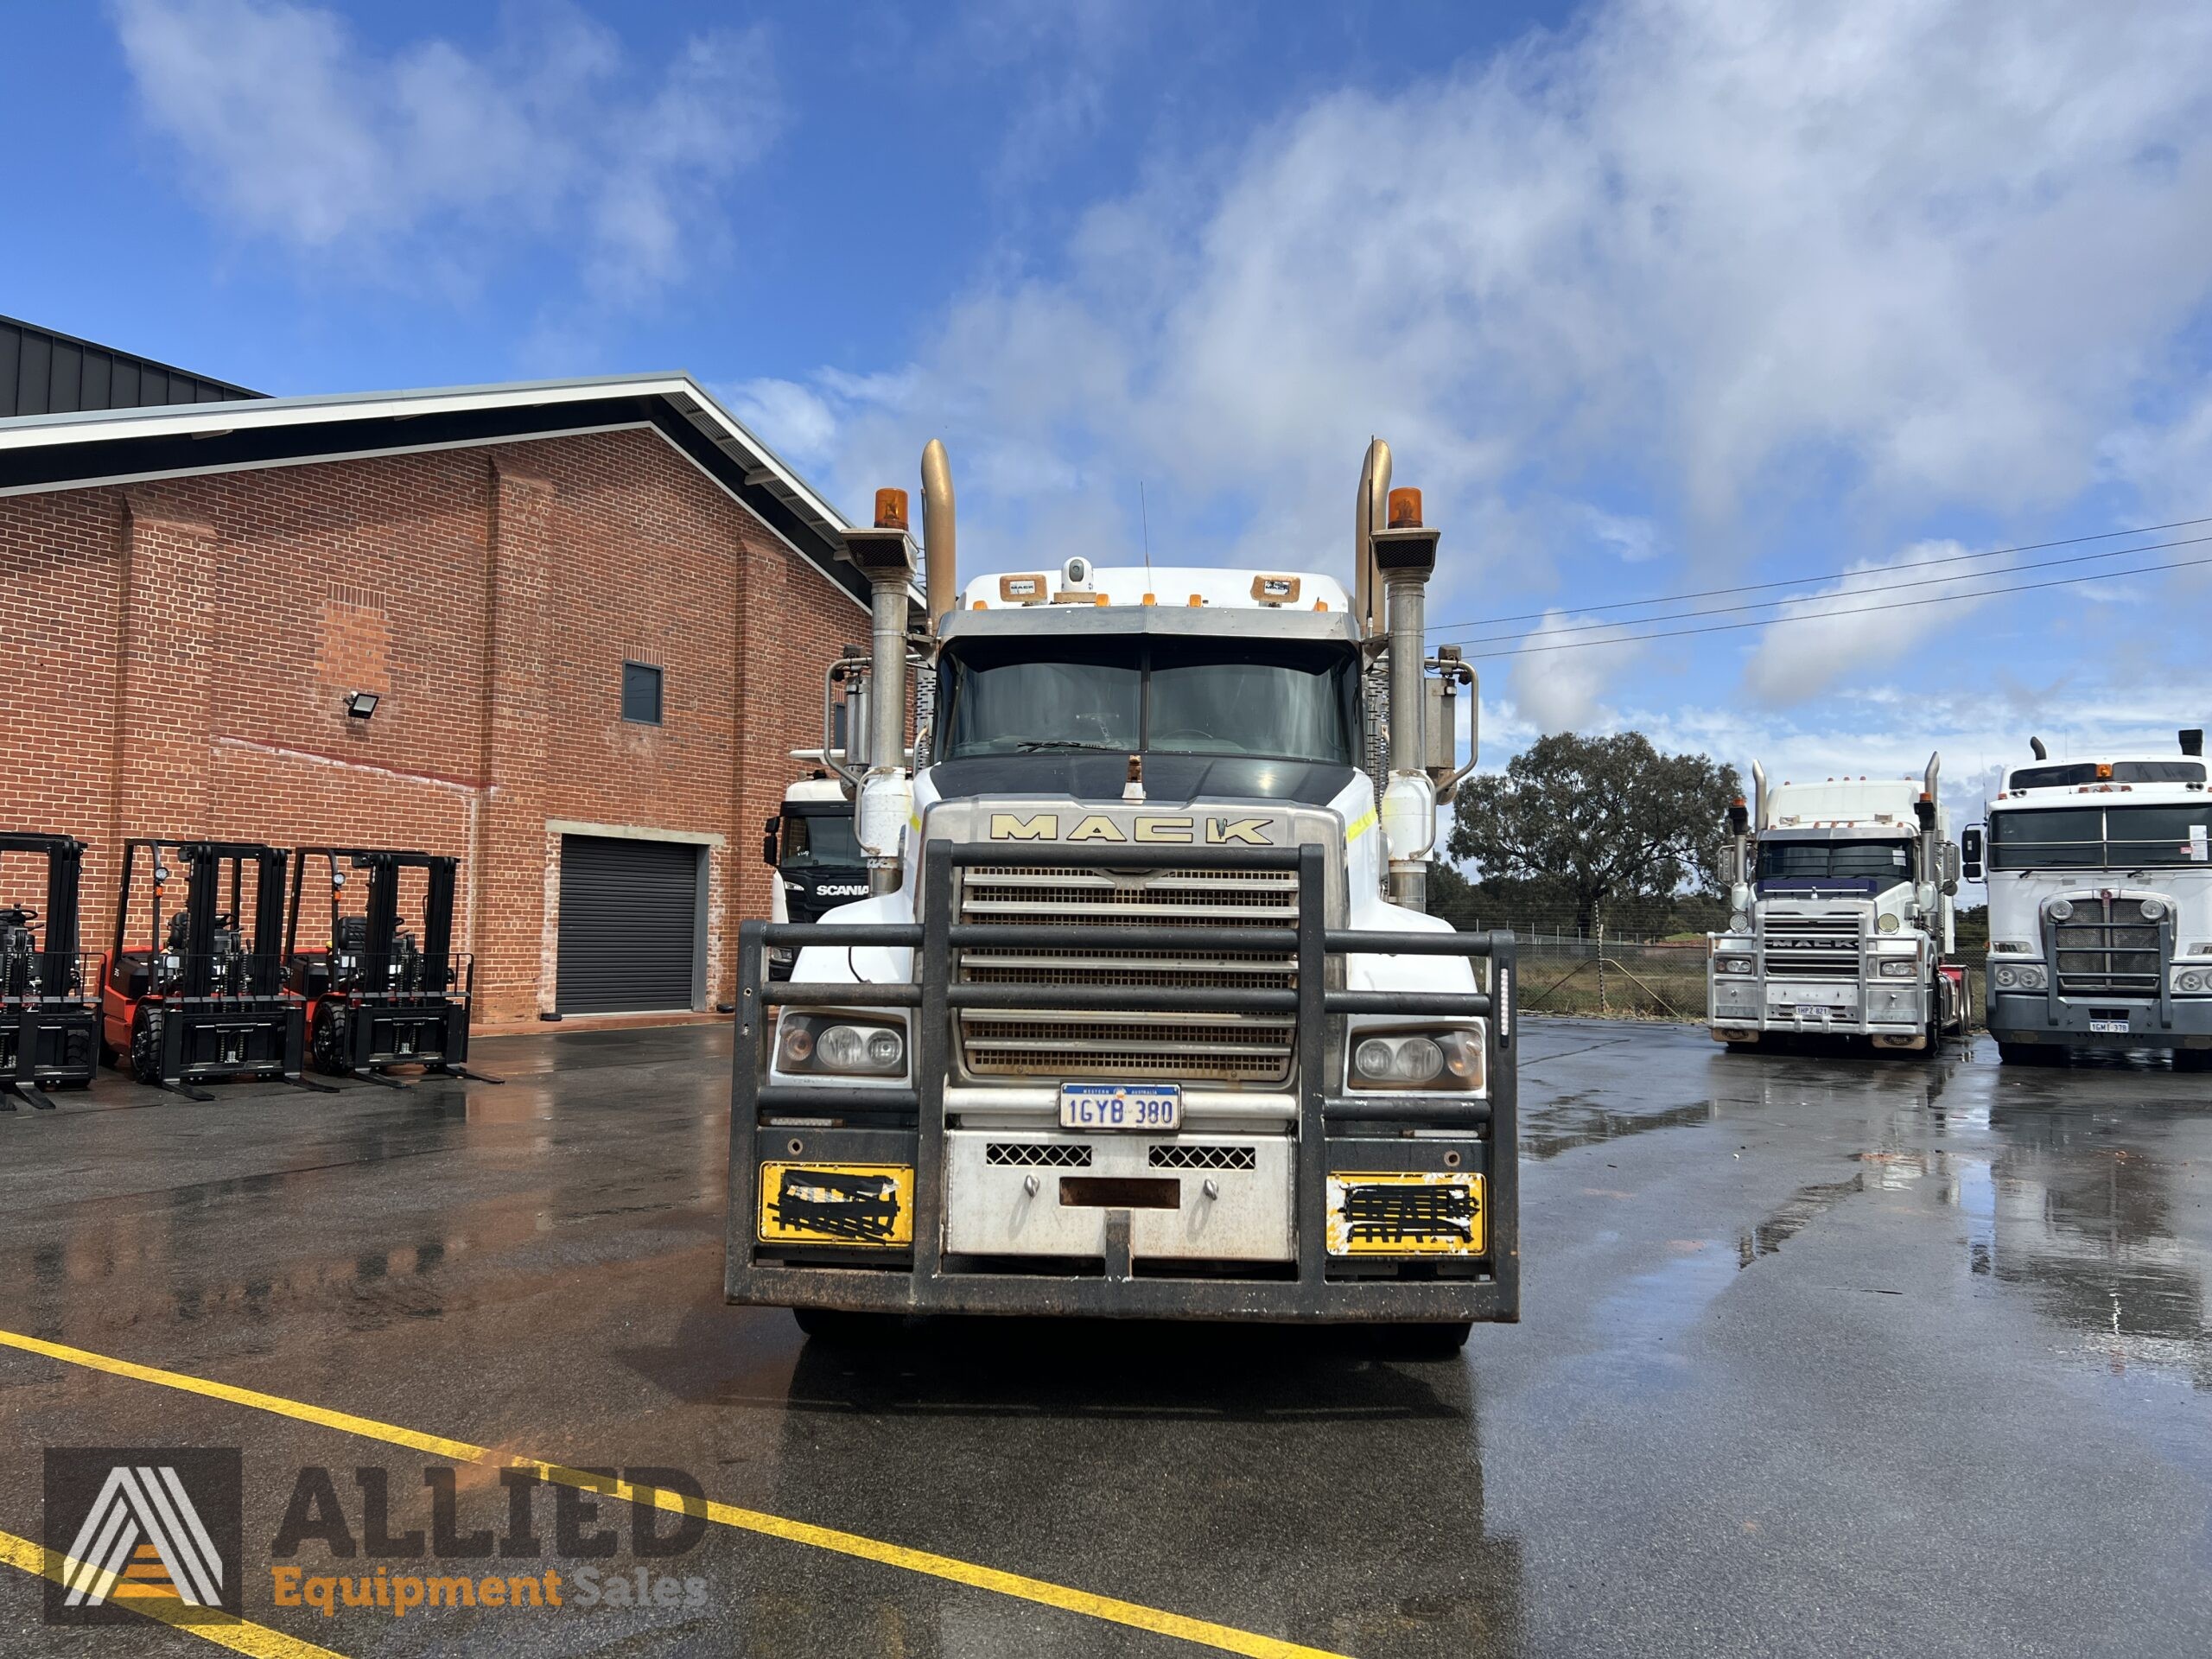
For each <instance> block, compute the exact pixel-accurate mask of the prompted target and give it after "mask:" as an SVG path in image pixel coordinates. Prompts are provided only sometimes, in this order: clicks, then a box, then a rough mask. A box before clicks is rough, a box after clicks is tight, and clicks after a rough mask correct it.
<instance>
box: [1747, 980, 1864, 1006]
mask: <svg viewBox="0 0 2212 1659" xmlns="http://www.w3.org/2000/svg"><path fill="white" fill-rule="evenodd" d="M1766 1000H1767V1004H1768V1006H1769V1007H1777V1008H1782V1009H1787V1008H1789V1007H1791V1006H1792V1005H1795V1006H1796V1007H1801V1008H1847V1007H1850V1006H1851V1005H1852V1004H1853V1003H1854V1002H1856V1001H1858V1000H1859V988H1858V987H1857V986H1856V985H1776V984H1771V983H1770V984H1769V985H1768V986H1767V988H1766Z"/></svg>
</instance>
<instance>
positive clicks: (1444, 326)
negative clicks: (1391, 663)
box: [852, 0, 2212, 574]
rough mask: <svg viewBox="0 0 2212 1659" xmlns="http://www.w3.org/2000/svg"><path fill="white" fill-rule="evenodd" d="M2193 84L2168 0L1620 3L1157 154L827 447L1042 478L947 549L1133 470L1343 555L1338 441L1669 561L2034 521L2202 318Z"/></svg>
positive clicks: (956, 317)
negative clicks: (1636, 504)
mask: <svg viewBox="0 0 2212 1659" xmlns="http://www.w3.org/2000/svg"><path fill="white" fill-rule="evenodd" d="M2208 86H2212V9H2208V8H2205V7H2202V6H2199V5H2194V4H2184V3H2177V4H2168V5H2155V4H2153V5H2144V6H2137V7H2130V8H2126V9H2112V8H2102V7H2082V6H2080V5H2078V4H2075V3H2073V0H2038V3H2020V4H2014V5H2007V6H2001V7H1974V6H1958V7H1940V6H1933V5H1928V4H1923V3H1920V0H1868V3H1865V4H1860V5H1853V6H1849V7H1842V8H1835V7H1787V6H1785V7H1780V8H1775V7H1770V6H1764V5H1757V6H1754V5H1749V4H1737V3H1717V0H1618V3H1613V4H1611V5H1607V6H1604V7H1602V8H1601V9H1599V10H1597V11H1596V12H1595V13H1593V14H1592V16H1590V17H1589V18H1588V19H1587V20H1586V22H1582V23H1580V24H1578V25H1577V26H1575V27H1573V28H1572V29H1568V30H1567V31H1565V32H1563V33H1560V34H1557V35H1542V34H1539V35H1531V36H1530V37H1529V38H1528V39H1527V40H1525V41H1523V42H1522V43H1521V44H1520V45H1518V46H1516V47H1515V48H1510V49H1508V50H1506V51H1503V52H1502V53H1500V54H1497V55H1495V56H1492V57H1489V58H1486V59H1484V60H1478V61H1472V62H1470V63H1467V64H1465V65H1463V66H1460V67H1457V68H1453V69H1450V70H1448V71H1446V72H1441V73H1437V74H1435V75H1433V76H1431V77H1428V78H1426V79H1421V80H1418V81H1415V82H1414V83H1413V84H1411V85H1408V86H1402V87H1400V88H1397V89H1395V90H1392V91H1389V92H1368V91H1343V92H1336V93H1333V94H1331V95H1327V96H1323V97H1320V98H1318V99H1313V101H1311V102H1309V103H1307V104H1306V105H1303V106H1302V107H1300V108H1297V109H1295V110H1294V111H1290V112H1288V113H1287V114H1286V115H1285V116H1284V117H1283V118H1281V119H1280V120H1278V121H1276V122H1274V123H1273V124H1268V125H1267V126H1266V127H1265V128H1264V129H1263V130H1260V131H1258V132H1257V133H1255V135H1254V136H1253V137H1251V138H1250V140H1249V143H1246V144H1245V145H1244V146H1243V148H1242V149H1238V150H1235V151H1232V152H1230V153H1229V154H1228V155H1227V156H1225V157H1217V156H1197V157H1187V158H1185V157H1179V158H1175V160H1174V161H1173V163H1172V164H1171V163H1170V162H1168V161H1167V160H1166V158H1163V161H1162V164H1161V165H1160V167H1159V168H1157V169H1156V170H1155V171H1154V173H1153V174H1152V175H1149V181H1148V182H1147V183H1146V184H1145V185H1144V186H1143V187H1142V188H1139V189H1137V190H1135V191H1134V192H1133V193H1131V194H1128V195H1126V196H1124V197H1122V198H1120V199H1118V200H1110V201H1107V202H1103V203H1101V204H1099V205H1097V206H1096V207H1093V208H1092V209H1091V210H1090V212H1089V213H1087V214H1086V215H1085V216H1084V219H1083V220H1082V223H1081V226H1080V228H1079V229H1078V230H1077V232H1075V233H1074V235H1073V236H1072V237H1071V239H1070V241H1069V243H1068V245H1067V247H1066V248H1065V257H1064V258H1062V259H1058V260H1056V261H1054V262H1053V271H1054V274H1052V275H1051V276H1042V275H1036V274H1033V273H1029V274H1025V273H1024V272H1023V271H1022V270H1020V269H1017V270H1015V271H1014V273H1013V274H1011V275H1007V274H1002V273H1001V272H995V273H994V274H993V275H991V276H990V277H987V278H985V279H983V280H982V282H981V283H979V285H978V286H977V287H976V289H974V290H973V291H972V292H971V293H970V294H969V295H968V296H966V297H965V298H964V299H963V301H962V302H960V303H958V304H957V305H956V306H955V307H953V308H951V309H950V312H949V313H948V314H947V315H946V317H945V319H944V324H943V326H942V327H941V328H939V329H938V331H936V335H935V338H933V339H932V340H930V341H929V342H928V343H927V345H926V346H925V348H924V349H923V350H922V351H921V352H920V353H918V360H917V362H916V364H915V365H914V366H915V372H916V374H917V377H918V390H917V393H916V396H915V397H914V398H913V399H912V403H911V404H910V405H909V407H908V408H907V409H906V410H903V411H892V412H889V413H888V414H887V416H885V419H886V420H887V423H888V429H889V430H890V431H891V432H893V433H895V435H896V437H897V442H896V444H887V443H883V442H880V440H881V436H882V428H880V426H878V425H877V424H876V423H855V426H854V428H853V429H852V435H853V436H854V437H855V440H856V441H859V440H862V439H865V441H867V442H869V443H871V444H873V445H875V446H876V447H878V448H880V449H882V450H883V451H884V452H885V453H891V452H893V451H895V452H896V453H897V454H899V455H900V456H901V457H905V456H907V455H910V454H911V453H912V450H913V449H914V448H918V444H919V443H920V442H921V441H922V439H923V438H925V437H926V436H928V435H931V431H933V430H936V431H941V433H942V435H944V436H945V437H946V438H947V439H948V441H949V442H951V443H952V445H953V451H954V460H955V462H956V465H962V464H963V462H966V461H971V460H972V458H973V457H974V456H975V455H976V453H977V452H978V450H980V449H982V448H984V447H985V446H987V445H989V444H992V443H995V442H998V441H1000V440H1001V438H1002V437H1003V435H1006V434H1009V433H1018V434H1020V435H1021V436H1022V439H1023V441H1024V442H1025V443H1026V444H1027V445H1028V446H1029V447H1030V448H1032V450H1033V451H1035V452H1039V453H1049V454H1052V455H1053V456H1055V457H1057V458H1058V461H1059V463H1060V464H1059V465H1058V466H1056V467H1055V466H1044V467H1035V468H1033V469H1031V470H1029V471H1028V472H1027V473H1025V474H1014V473H1012V472H1011V471H1010V470H1009V472H1008V474H1007V488H1008V491H1009V494H1008V496H1007V499H1002V500H995V501H993V502H992V503H991V504H990V505H991V506H992V509H993V512H994V514H995V520H994V523H993V524H991V525H990V526H988V527H986V528H982V530H981V532H980V534H979V536H978V537H977V538H976V544H977V545H978V546H979V548H980V547H982V546H983V545H985V544H986V541H987V539H988V537H993V536H996V535H998V534H1000V533H1001V531H1002V532H1003V533H1004V534H1005V535H1006V536H1007V537H1010V538H1015V539H1018V538H1020V537H1022V536H1023V535H1025V534H1027V532H1028V531H1029V530H1030V529H1031V528H1032V527H1033V524H1036V523H1039V522H1042V521H1044V520H1046V518H1050V519H1052V520H1054V521H1065V519H1066V518H1069V517H1070V515H1071V510H1072V508H1073V507H1074V505H1076V504H1077V502H1078V501H1080V500H1082V499H1084V498H1085V497H1086V496H1087V495H1088V494H1090V493H1096V492H1097V491H1099V490H1102V489H1105V488H1108V487H1109V486H1110V487H1113V488H1120V487H1122V486H1125V485H1126V484H1127V482H1128V481H1129V480H1134V479H1135V478H1138V477H1145V478H1148V479H1151V480H1154V481H1155V484H1156V485H1158V484H1160V483H1161V482H1163V481H1164V482H1165V483H1166V485H1167V486H1169V487H1173V488H1175V489H1178V490H1180V491H1181V492H1183V493H1185V495H1186V496H1191V497H1195V496H1198V495H1200V494H1204V493H1211V496H1212V497H1213V499H1217V500H1218V501H1221V502H1223V503H1227V504H1233V505H1234V509H1235V515H1234V516H1235V518H1236V522H1235V524H1232V525H1231V526H1230V528H1229V529H1228V531H1226V532H1225V533H1224V535H1223V536H1222V537H1220V546H1219V552H1220V553H1221V555H1223V556H1250V555H1251V554H1253V553H1254V552H1255V551H1256V550H1259V549H1262V548H1265V549H1268V550H1269V551H1270V554H1271V556H1275V557H1278V558H1281V557H1283V556H1287V554H1288V552H1289V551H1291V550H1295V551H1296V552H1297V553H1299V554H1300V555H1301V556H1307V557H1312V558H1317V559H1321V560H1324V561H1326V562H1328V563H1335V564H1339V565H1340V564H1341V563H1342V562H1343V560H1344V543H1345V541H1346V540H1347V537H1344V536H1343V535H1341V534H1340V533H1339V528H1340V521H1342V520H1343V519H1344V516H1345V515H1344V502H1345V498H1346V497H1348V496H1349V495H1350V493H1351V480H1352V478H1353V477H1354V476H1355V475H1356V471H1357V457H1358V455H1359V454H1360V451H1361V448H1362V447H1363V444H1364V442H1365V440H1366V438H1367V437H1368V435H1370V433H1373V432H1381V433H1383V435H1386V436H1388V437H1389V438H1390V439H1391V440H1392V441H1393V442H1394V444H1395V448H1396V450H1397V454H1398V459H1399V468H1400V474H1401V480H1402V481H1405V482H1414V483H1420V484H1421V485H1423V486H1426V488H1427V491H1428V493H1429V497H1430V502H1431V508H1432V511H1431V515H1430V516H1431V518H1432V520H1433V521H1434V522H1439V523H1442V524H1446V526H1464V525H1465V524H1470V523H1473V522H1478V521H1483V522H1497V523H1500V524H1506V523H1510V521H1511V519H1512V517H1513V513H1514V511H1515V505H1514V504H1515V503H1516V502H1519V501H1521V500H1522V499H1524V497H1525V496H1526V494H1527V493H1528V492H1529V491H1531V490H1545V491H1548V492H1550V493H1553V494H1555V495H1571V494H1572V493H1573V492H1574V489H1575V487H1576V486H1577V484H1578V482H1579V481H1580V480H1589V479H1591V478H1592V475H1593V474H1597V475H1599V476H1604V475H1605V474H1616V475H1618V474H1625V475H1629V476H1630V477H1633V478H1636V479H1638V480H1641V481H1642V482H1643V483H1645V484H1647V485H1649V486H1650V487H1651V488H1653V489H1655V490H1656V491H1657V492H1659V493H1662V495H1663V496H1664V497H1665V498H1666V499H1669V500H1673V501H1679V502H1681V503H1682V504H1684V507H1685V511H1686V512H1687V514H1688V518H1689V520H1690V521H1691V524H1692V525H1693V527H1694V528H1700V535H1699V537H1698V539H1699V540H1700V541H1703V540H1705V539H1707V536H1706V535H1705V534H1704V532H1705V531H1711V530H1713V528H1714V527H1716V526H1719V527H1725V526H1727V525H1729V524H1734V523H1737V522H1739V521H1740V518H1741V516H1742V514H1743V511H1744V508H1745V504H1746V503H1747V502H1754V503H1756V504H1757V505H1758V507H1759V508H1760V514H1761V517H1762V518H1773V517H1775V516H1776V515H1777V514H1779V513H1781V512H1784V511H1785V510H1787V509H1789V508H1790V507H1793V506H1802V505H1804V504H1806V503H1808V502H1817V503H1818V504H1820V506H1821V509H1822V510H1827V509H1831V508H1833V507H1834V505H1836V504H1837V502H1838V500H1839V498H1841V499H1853V498H1855V499H1856V502H1857V505H1858V506H1859V508H1860V509H1862V510H1865V511H1866V512H1871V513H1872V515H1873V516H1874V518H1875V519H1876V520H1877V521H1878V519H1879V518H1880V517H1881V516H1882V515H1885V514H1889V513H1896V512H1908V511H1923V510H1926V509H1929V508H1931V507H1942V506H1949V505H1969V506H1972V507H1974V508H1977V509H1981V510H1986V511H1990V512H1997V513H2000V514H2001V513H2012V512H2027V511H2031V510H2036V509H2039V508H2040V509H2048V508H2050V507H2053V506H2055V505H2059V504H2063V503H2064V502H2067V501H2069V500H2070V499H2073V498H2074V496H2075V494H2077V493H2078V492H2079V491H2080V490H2081V489H2082V487H2083V486H2084V485H2086V484H2087V483H2088V482H2090V481H2092V480H2093V479H2094V475H2095V473H2096V469H2097V467H2098V464H2099V463H2098V454H2099V446H2100V443H2101V441H2102V440H2103V439H2104V438H2105V436H2106V435H2107V434H2108V433H2109V432H2111V431H2113V429H2115V428H2116V427H2118V426H2120V424H2122V423H2125V422H2126V420H2128V419H2129V418H2130V416H2131V415H2132V412H2133V411H2132V409H2131V403H2132V399H2133V395H2134V392H2135V391H2136V389H2137V388H2138V387H2139V384H2140V383H2141V382H2142V380H2143V378H2144V377H2145V374H2146V373H2149V372H2152V365H2156V364H2158V362H2159V361H2160V360H2161V359H2162V354H2164V353H2167V351H2168V349H2169V347H2170V346H2171V343H2172V342H2173V341H2174V340H2175V339H2176V337H2177V332H2178V331H2179V330H2180V329H2181V328H2182V327H2183V325H2184V324H2185V323H2186V322H2187V321H2188V320H2189V319H2190V316H2191V315H2192V314H2193V313H2194V312H2195V311H2196V308H2199V307H2201V306H2202V304H2203V303H2204V302H2205V301H2206V298H2207V296H2208V295H2212V101H2208V93H2207V90H2206V89H2207V88H2208ZM2123 277H2124V280H2125V283H2126V296H2125V301H2124V302H2115V294H2114V284H2115V283H2117V282H2120V280H2122V279H2123ZM902 470H911V461H910V460H902ZM1317 526H1318V527H1319V528H1318V529H1317V528H1316V527H1317ZM1447 533H1449V532H1448V531H1447ZM1457 545H1458V546H1459V548H1461V549H1465V548H1466V547H1467V545H1468V544H1467V543H1466V542H1465V541H1464V540H1462V541H1460V542H1459V543H1457ZM1546 551H1547V549H1546V548H1545V546H1544V545H1543V543H1541V542H1539V541H1530V540H1526V539H1521V540H1515V539H1502V540H1490V541H1484V542H1483V543H1478V544H1477V545H1475V546H1474V547H1473V549H1472V553H1471V563H1473V564H1474V565H1475V566H1476V568H1477V569H1482V568H1489V569H1496V568H1497V567H1498V566H1500V565H1503V564H1506V563H1510V564H1512V565H1513V566H1514V567H1515V568H1516V574H1522V573H1526V572H1527V571H1528V570H1529V569H1531V568H1532V567H1533V568H1535V569H1538V570H1539V571H1540V570H1541V560H1542V558H1543V556H1544V555H1545V553H1546ZM1463 556H1465V555H1463Z"/></svg>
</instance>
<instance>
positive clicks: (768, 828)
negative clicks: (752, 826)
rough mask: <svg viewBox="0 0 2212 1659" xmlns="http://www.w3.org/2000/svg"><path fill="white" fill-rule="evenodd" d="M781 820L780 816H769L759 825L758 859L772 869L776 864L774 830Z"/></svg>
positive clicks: (779, 825) (777, 827)
mask: <svg viewBox="0 0 2212 1659" xmlns="http://www.w3.org/2000/svg"><path fill="white" fill-rule="evenodd" d="M782 822H783V821H782V820H781V819H780V818H771V819H769V820H768V822H767V823H764V824H762V825H761V826H760V861H761V862H762V863H763V864H766V866H767V867H768V868H770V869H774V868H776V864H777V854H776V831H777V829H779V827H781V824H782Z"/></svg>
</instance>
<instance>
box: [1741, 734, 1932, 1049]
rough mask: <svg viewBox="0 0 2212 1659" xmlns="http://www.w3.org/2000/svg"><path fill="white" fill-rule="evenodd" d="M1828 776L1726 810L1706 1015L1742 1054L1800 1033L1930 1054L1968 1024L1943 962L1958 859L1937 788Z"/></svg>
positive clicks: (1757, 781)
mask: <svg viewBox="0 0 2212 1659" xmlns="http://www.w3.org/2000/svg"><path fill="white" fill-rule="evenodd" d="M1941 773H1942V756H1941V755H1930V756H1929V760H1928V772H1927V775H1926V776H1925V777H1924V778H1923V779H1918V780H1915V779H1910V778H1907V779H1889V778H1830V779H1826V780H1825V781H1823V782H1821V783H1816V784H1796V783H1787V782H1785V783H1781V784H1777V785H1773V786H1772V787H1771V788H1770V787H1769V786H1768V785H1767V781H1766V772H1765V770H1764V768H1763V767H1762V766H1759V765H1758V763H1757V762H1756V761H1754V762H1753V763H1752V766H1751V777H1752V780H1753V796H1754V799H1755V801H1756V808H1755V810H1753V811H1751V812H1750V813H1747V812H1746V811H1745V806H1744V803H1743V802H1741V801H1740V800H1739V801H1738V802H1737V803H1736V804H1735V805H1734V807H1732V809H1731V810H1730V811H1729V815H1728V817H1729V829H1730V831H1731V835H1732V848H1731V853H1730V862H1731V869H1730V878H1731V880H1730V889H1729V909H1730V912H1731V914H1730V916H1729V918H1728V930H1727V931H1726V932H1724V933H1713V934H1709V935H1707V963H1706V1019H1707V1022H1708V1024H1709V1025H1710V1027H1711V1029H1712V1032H1713V1038H1714V1039H1715V1040H1717V1041H1719V1042H1724V1043H1726V1044H1727V1045H1728V1046H1730V1047H1732V1048H1746V1047H1749V1046H1751V1045H1753V1044H1756V1043H1758V1042H1759V1041H1760V1040H1761V1039H1763V1038H1766V1037H1769V1036H1774V1035H1783V1034H1786V1035H1792V1036H1795V1035H1799V1034H1805V1033H1813V1034H1818V1035H1821V1036H1831V1037H1864V1038H1868V1039H1872V1043H1873V1045H1874V1046H1875V1047H1877V1048H1900V1049H1911V1050H1914V1051H1916V1052H1918V1053H1920V1054H1922V1055H1923V1056H1932V1055H1933V1054H1934V1053H1935V1052H1936V1049H1937V1048H1938V1046H1940V1043H1941V1039H1942V1038H1943V1037H1945V1036H1947V1035H1948V1034H1951V1033H1955V1032H1957V1031H1958V1030H1960V1029H1961V1022H1962V1020H1963V1018H1964V1015H1965V1010H1966V988H1965V983H1964V978H1965V976H1964V970H1963V969H1959V968H1956V967H1950V966H1947V965H1946V964H1945V963H1944V961H1943V958H1944V957H1945V956H1946V955H1948V953H1949V952H1950V950H1952V949H1953V944H1954V940H1953V933H1952V899H1953V895H1954V894H1955V893H1957V892H1958V887H1959V849H1958V847H1957V846H1956V845H1955V843H1954V842H1952V841H1951V839H1950V833H1949V822H1948V816H1947V815H1946V813H1945V812H1944V810H1943V808H1942V798H1941V797H1940V796H1939V795H1938V793H1937V791H1936V784H1937V782H1938V780H1939V779H1940V776H1941Z"/></svg>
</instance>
